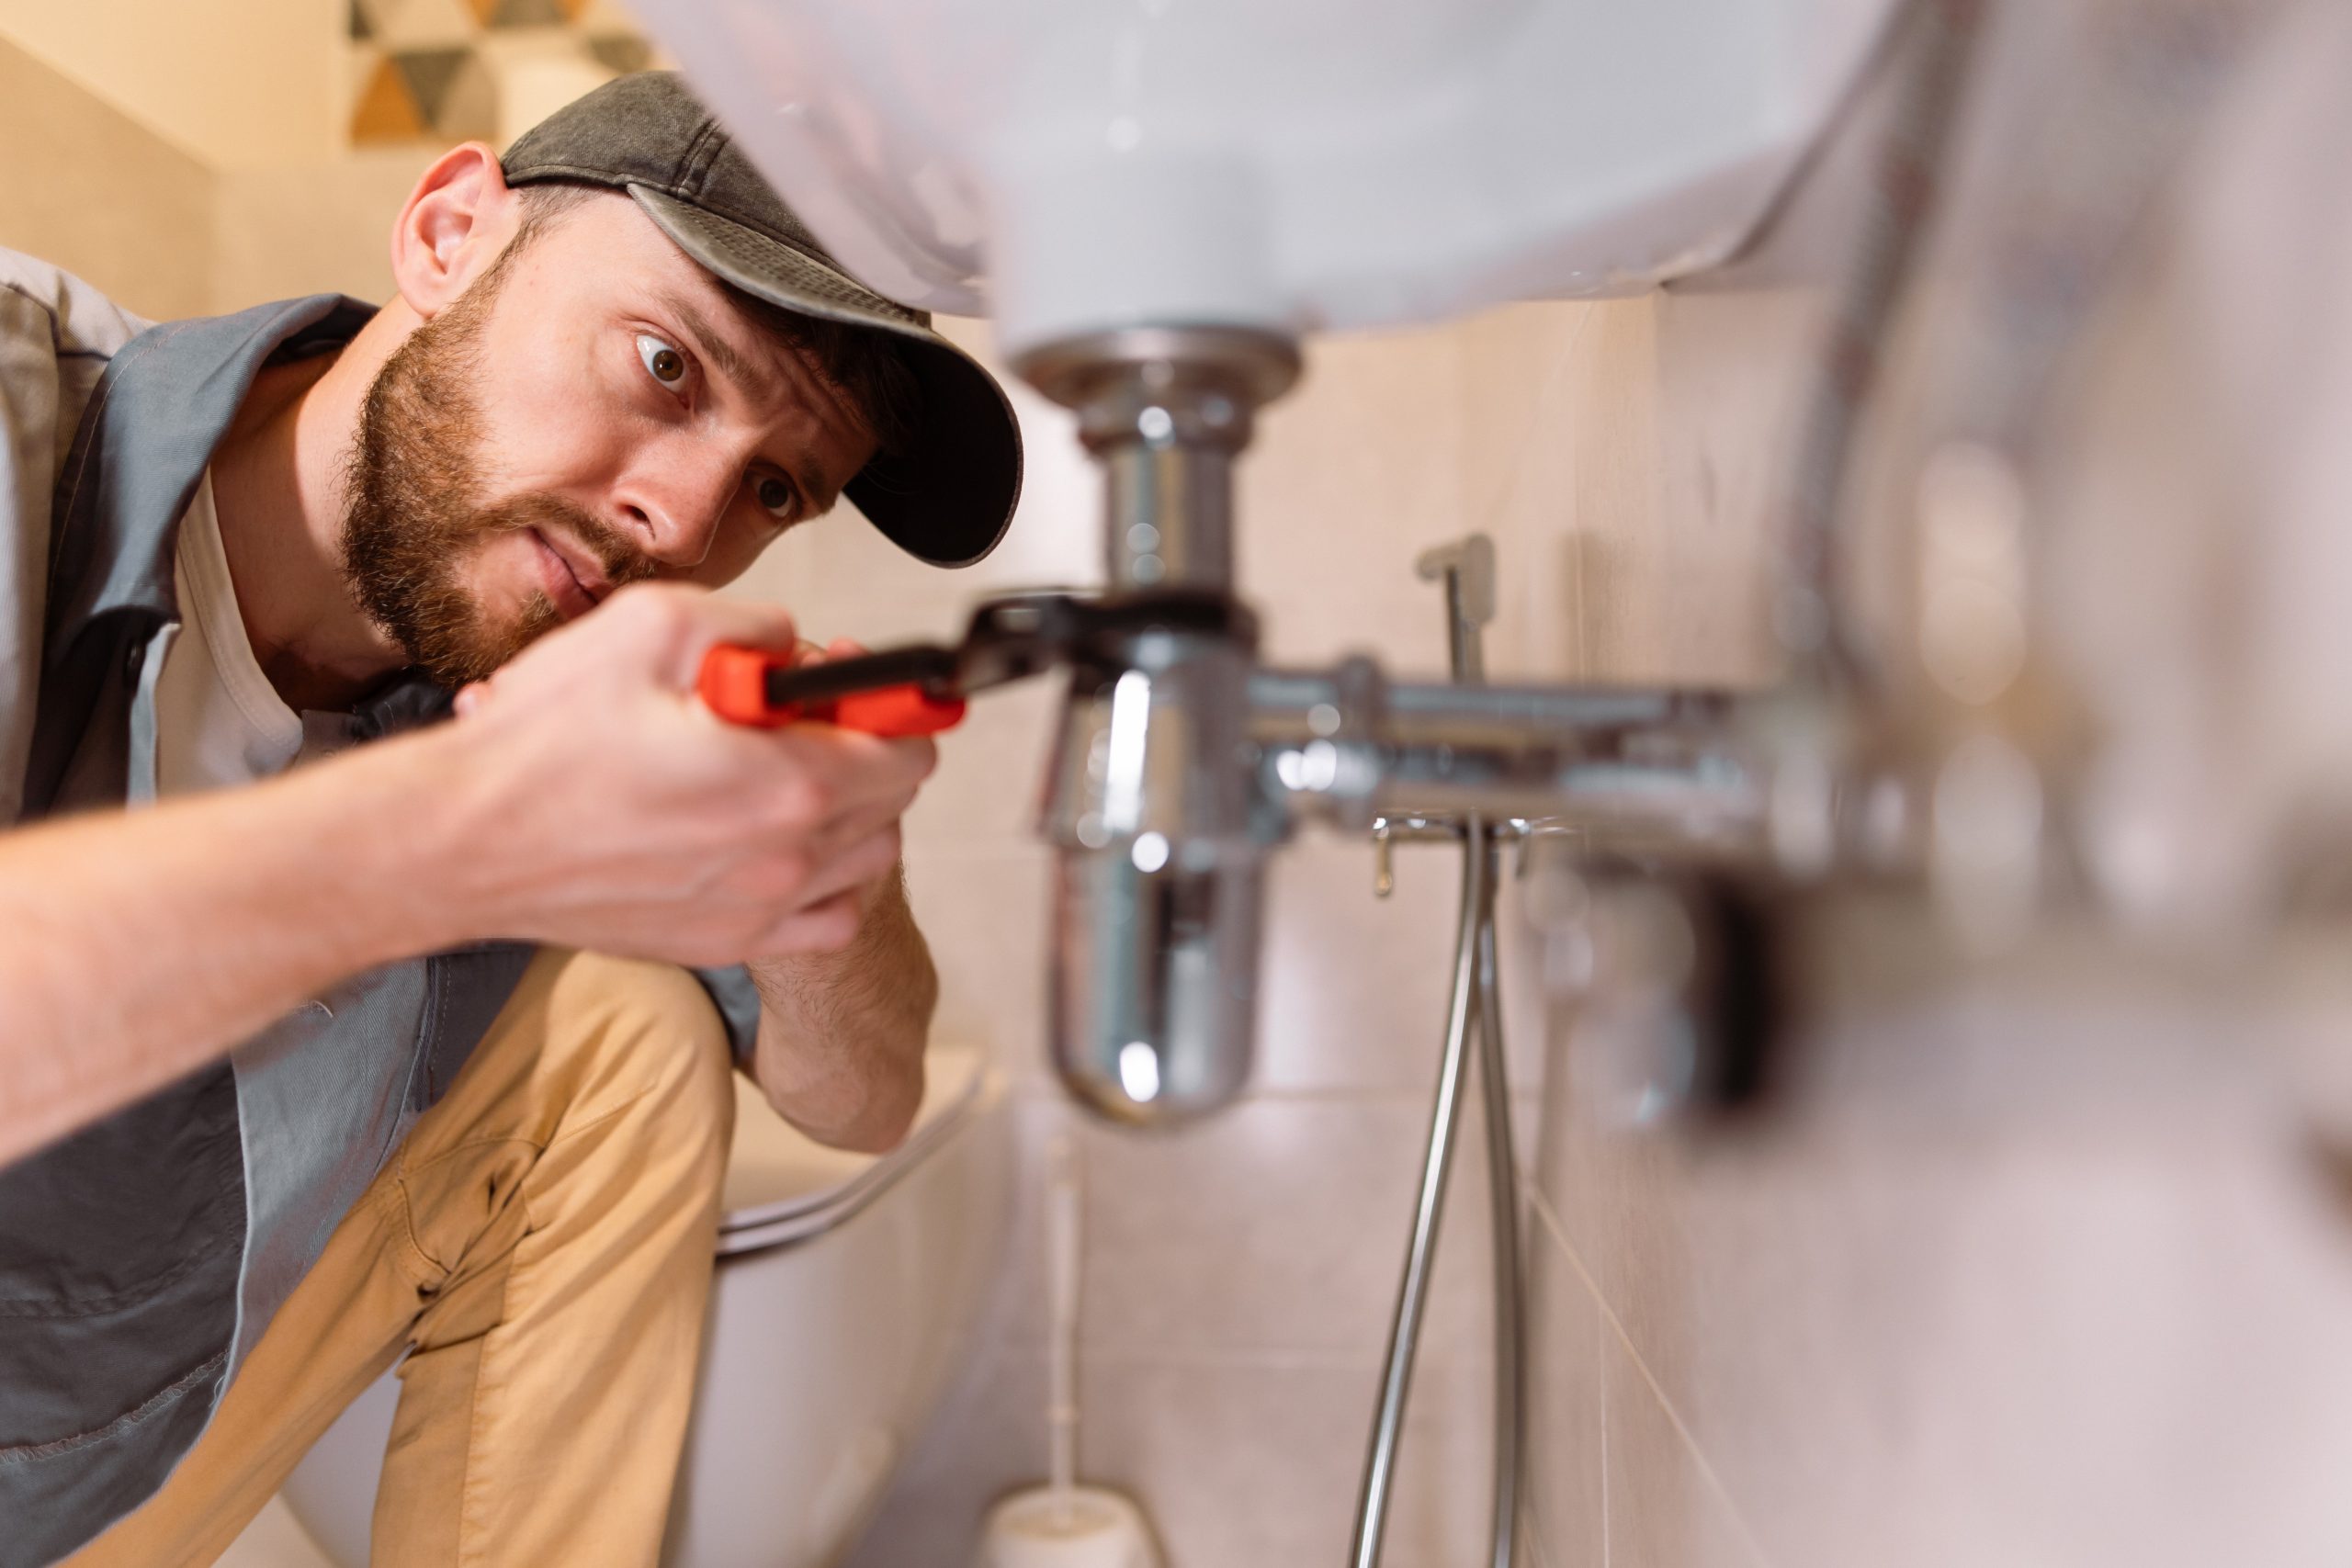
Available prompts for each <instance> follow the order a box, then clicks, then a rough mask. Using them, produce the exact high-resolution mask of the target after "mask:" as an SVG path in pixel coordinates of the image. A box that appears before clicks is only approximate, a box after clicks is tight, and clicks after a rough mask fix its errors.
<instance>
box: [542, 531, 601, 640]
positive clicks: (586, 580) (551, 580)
mask: <svg viewBox="0 0 2352 1568" xmlns="http://www.w3.org/2000/svg"><path fill="white" fill-rule="evenodd" d="M530 534H531V542H532V543H533V544H535V545H537V547H538V550H539V585H540V587H541V588H542V589H544V590H545V591H546V592H547V596H548V602H549V603H550V604H554V605H555V607H556V609H557V610H558V611H560V612H561V614H562V615H563V618H564V619H565V620H567V621H569V620H572V619H575V618H577V617H578V616H581V615H586V614H587V613H588V612H589V611H591V610H593V609H594V608H595V607H596V606H597V604H600V603H601V602H602V601H603V600H604V597H605V594H607V593H610V592H612V591H613V585H612V583H611V581H609V580H608V579H606V577H605V573H604V570H603V569H602V568H601V567H599V566H598V565H597V564H596V562H595V559H594V557H592V556H590V555H589V554H588V553H587V552H586V551H584V550H582V548H581V547H579V546H578V545H575V544H573V543H571V541H570V540H568V539H552V538H549V537H548V536H547V535H546V534H545V533H542V532H541V531H540V530H538V529H537V528H533V529H532V530H530Z"/></svg>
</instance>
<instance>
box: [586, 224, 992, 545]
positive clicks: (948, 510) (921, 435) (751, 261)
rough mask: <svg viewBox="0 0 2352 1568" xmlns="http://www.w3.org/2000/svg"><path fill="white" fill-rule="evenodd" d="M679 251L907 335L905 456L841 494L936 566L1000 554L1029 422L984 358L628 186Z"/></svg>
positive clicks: (823, 275) (756, 286)
mask: <svg viewBox="0 0 2352 1568" xmlns="http://www.w3.org/2000/svg"><path fill="white" fill-rule="evenodd" d="M628 194H629V195H630V196H631V197H634V198H635V199H636V201H637V204H638V206H639V208H640V209H643V210H644V212H645V214H646V216H648V217H649V218H650V219H652V220H653V221H654V223H655V224H656V225H657V226H658V227H659V228H660V229H661V230H662V232H663V233H665V234H667V235H668V236H669V237H670V238H671V239H672V240H673V242H675V243H676V244H677V246H678V248H679V249H680V250H683V251H684V252H685V253H686V254H688V255H690V256H692V257H693V258H694V259H695V261H697V262H699V263H700V264H701V265H703V266H705V267H707V268H708V269H709V270H710V271H711V272H712V273H713V274H715V275H716V276H719V277H721V278H724V279H725V280H726V281H727V282H729V283H731V284H733V285H734V286H735V287H736V288H741V289H742V290H743V291H744V292H745V293H747V294H751V295H754V296H756V297H757V298H759V299H765V300H767V301H768V302H769V303H770V304H773V305H780V306H782V307H783V308H784V309H786V310H798V311H801V312H802V313H804V314H807V315H811V316H820V317H823V318H825V319H827V320H829V321H844V322H847V323H849V324H851V325H854V326H864V327H872V328H874V329H875V330H876V331H877V332H886V333H890V334H891V335H892V336H893V337H896V338H898V339H899V342H900V344H901V350H902V355H903V358H904V362H905V364H906V366H907V368H908V369H909V371H910V372H911V373H912V374H913V377H914V379H915V384H916V386H917V388H918V389H919V391H920V395H921V406H920V407H919V408H918V409H917V410H916V411H915V413H914V418H913V421H912V429H911V430H910V433H909V437H908V440H907V442H906V450H905V451H903V452H899V453H896V454H893V455H890V456H888V457H880V458H877V459H876V460H875V461H874V462H872V463H869V464H867V465H866V466H865V468H863V469H861V470H860V471H859V472H858V474H857V475H856V477H855V478H854V479H851V480H850V481H849V483H848V484H847V485H846V486H844V487H843V488H842V493H843V494H845V495H847V496H848V497H849V499H850V500H851V502H854V504H855V505H856V507H857V509H858V510H859V511H860V512H862V513H865V516H866V518H867V519H868V520H869V521H871V522H872V523H873V525H875V526H876V528H879V529H880V530H881V531H882V532H883V534H884V535H885V536H887V537H888V538H889V539H890V540H891V542H892V543H894V544H896V545H897V546H898V547H899V548H901V549H903V550H905V551H906V552H907V553H908V554H910V555H912V556H914V557H916V558H918V559H921V560H925V561H929V562H931V563H932V564H933V565H934V566H969V565H971V564H972V563H973V562H975V561H977V560H978V559H980V558H982V557H984V556H986V555H987V554H988V553H989V551H990V550H992V549H994V548H995V547H996V545H997V541H998V540H1000V539H1001V538H1003V537H1004V531H1005V529H1006V528H1007V527H1008V526H1009V525H1011V524H1012V509H1013V506H1014V503H1015V502H1018V501H1019V500H1020V499H1021V427H1020V425H1019V424H1018V423H1016V422H1015V421H1014V419H1013V416H1012V405H1011V404H1010V403H1008V402H1007V401H1006V400H1005V397H1004V390H1003V389H1002V388H1001V387H999V386H998V385H997V383H996V378H994V377H992V376H990V375H989V373H988V371H987V370H986V369H984V368H983V367H981V365H980V363H979V362H978V360H976V359H974V358H973V357H972V356H971V355H968V354H966V353H965V352H964V351H963V350H962V349H960V348H957V347H956V345H955V344H952V343H950V342H948V341H947V339H945V338H944V337H942V336H940V335H939V334H938V333H935V332H933V331H932V330H931V329H930V328H929V327H928V326H926V325H924V324H923V322H922V319H921V318H920V317H918V316H917V315H916V314H915V313H914V312H913V311H910V310H908V309H907V308H906V307H905V306H903V305H899V304H898V303H896V302H895V301H892V300H890V299H885V298H883V297H882V296H881V295H879V294H876V293H875V292H873V291H872V290H871V289H869V288H865V287H864V286H863V285H861V284H859V283H858V282H857V281H856V280H855V279H854V278H852V277H850V276H848V275H847V274H845V273H842V272H840V271H838V270H836V269H834V268H832V267H830V266H827V265H824V264H823V263H822V262H820V261H818V260H816V259H815V258H813V257H811V256H809V255H806V254H802V253H801V252H799V251H797V250H794V249H793V248H792V247H791V246H789V245H786V244H784V243H780V242H778V241H775V240H772V239H769V238H768V237H767V236H766V235H764V234H762V233H760V232H759V231H756V230H752V229H748V228H746V227H744V226H743V225H742V224H741V223H735V222H730V221H729V220H727V219H724V218H720V217H718V216H717V215H715V214H713V213H711V212H708V211H706V210H705V209H702V208H699V207H695V206H694V205H692V204H691V203H689V202H684V201H681V200H679V199H678V198H677V197H673V196H670V195H668V194H666V193H665V192H662V191H658V190H654V189H652V188H651V187H650V186H641V185H632V186H628Z"/></svg>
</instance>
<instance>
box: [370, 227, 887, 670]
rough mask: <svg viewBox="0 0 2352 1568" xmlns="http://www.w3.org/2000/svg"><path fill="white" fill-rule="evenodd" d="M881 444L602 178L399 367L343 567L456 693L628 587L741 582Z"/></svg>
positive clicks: (374, 409)
mask: <svg viewBox="0 0 2352 1568" xmlns="http://www.w3.org/2000/svg"><path fill="white" fill-rule="evenodd" d="M874 446H875V443H874V439H873V437H872V436H871V435H870V434H867V433H866V431H865V425H864V423H863V421H862V420H861V419H860V417H859V416H858V414H857V412H856V411H854V409H853V408H852V407H851V406H850V405H849V403H848V402H847V400H845V399H844V398H842V395H841V394H840V393H839V392H838V391H837V390H836V389H833V388H832V387H831V386H830V385H829V384H828V383H827V382H826V381H825V380H824V379H823V378H821V377H820V375H818V374H817V373H816V371H815V370H814V369H813V368H812V367H811V366H810V365H809V363H808V362H807V361H806V359H805V357H804V356H803V355H801V354H800V353H798V352H797V351H796V350H794V349H793V348H791V347H789V346H788V345H786V344H783V343H781V342H779V341H778V340H777V339H775V337H774V336H773V335H771V334H769V333H765V332H763V331H762V330H761V329H760V328H759V327H757V326H756V325H754V324H753V323H752V321H750V320H748V319H747V318H746V317H744V316H743V315H742V313H741V312H740V311H739V310H736V309H735V307H734V306H733V305H732V304H731V303H730V302H729V299H728V298H727V296H726V294H725V292H724V291H723V290H722V289H721V288H719V287H718V284H717V282H716V281H714V280H713V279H712V278H711V276H709V274H707V273H706V272H704V271H703V269H702V268H701V267H700V266H699V265H696V264H695V262H693V261H692V260H690V259H689V258H688V257H687V256H686V255H685V254H684V252H682V251H680V250H679V249H678V248H677V247H676V246H675V245H674V244H673V243H671V242H670V241H669V239H668V238H667V237H665V236H664V235H663V234H662V231H660V230H658V229H656V228H655V227H654V226H653V224H652V222H651V220H649V219H647V218H646V217H645V216H644V215H643V214H642V213H640V212H639V210H638V209H637V206H636V204H635V203H634V202H631V201H630V200H629V199H628V197H624V196H618V195H610V196H607V195H601V194H600V195H598V196H595V197H590V198H587V199H585V200H583V201H582V202H581V204H580V205H578V206H577V207H575V208H572V209H570V210H567V211H564V212H562V213H560V214H559V215H556V216H555V217H553V218H552V219H551V220H549V221H548V226H547V227H545V228H544V229H543V230H542V231H541V232H540V233H539V234H538V235H537V237H536V238H534V239H532V240H530V241H528V242H527V243H525V244H524V245H523V246H522V248H521V249H520V250H519V251H515V252H513V253H512V254H509V255H508V256H506V257H505V258H503V264H502V265H500V266H499V267H497V268H496V269H495V270H493V271H492V273H490V274H487V275H485V276H483V277H482V278H481V280H480V281H478V282H476V283H475V284H474V285H473V287H472V288H470V289H469V290H468V292H467V293H466V295H465V296H464V297H463V298H462V299H459V300H458V302H457V303H456V304H455V305H453V306H452V307H450V308H449V309H448V310H444V311H443V312H442V313H441V314H440V315H438V316H436V317H435V318H434V319H433V320H432V321H429V322H427V323H426V324H425V325H424V326H423V327H421V328H419V329H418V330H417V331H416V332H415V333H412V334H411V335H410V337H409V339H408V341H407V342H405V343H404V344H401V347H400V348H399V349H398V350H396V351H395V352H394V353H393V355H392V356H391V357H390V359H389V360H387V361H386V363H385V365H384V367H383V369H382V370H381V372H379V375H378V377H377V378H376V381H375V384H374V386H373V387H372V388H371V389H370V390H369V393H368V400H367V404H366V407H365V409H364V410H363V412H362V415H361V419H360V429H359V436H358V441H357V445H356V448H355V451H354V454H353V461H352V466H351V472H350V486H349V494H350V501H349V510H348V513H347V515H346V518H345V537H344V547H345V566H346V569H347V570H348V572H349V574H350V578H351V586H352V591H353V592H354V594H355V596H356V598H357V599H358V601H359V603H360V604H361V606H362V607H363V608H364V609H365V610H366V611H367V612H368V615H371V616H372V617H373V618H374V619H375V620H376V621H377V622H378V624H379V625H380V626H383V627H384V628H385V629H386V630H387V631H388V632H390V634H391V635H392V636H393V637H395V638H396V639H398V640H399V642H400V643H401V646H402V647H403V648H405V649H407V651H408V654H409V656H410V658H411V659H412V660H414V661H415V663H416V664H417V665H419V666H420V667H421V668H423V669H424V671H426V672H427V673H428V674H430V675H431V676H433V678H434V679H435V680H436V681H438V682H441V683H442V684H444V685H447V686H455V685H461V684H463V683H464V682H468V681H475V680H481V679H482V678H483V677H485V676H487V675H488V674H490V672H491V671H493V670H495V669H497V668H498V666H499V665H501V664H503V662H505V661H506V660H508V659H510V658H512V657H513V656H514V655H515V652H517V651H518V650H519V649H521V648H522V647H523V646H524V645H525V644H526V643H527V642H529V641H530V640H531V639H532V638H533V637H537V636H538V635H539V634H540V633H541V632H544V631H546V630H548V628H550V627H552V626H557V625H559V624H560V623H562V622H564V621H567V620H570V619H571V618H572V617H573V616H575V615H584V614H586V613H587V612H588V610H590V609H591V608H593V607H594V604H596V602H597V601H599V600H601V599H602V598H603V597H604V596H605V594H607V593H609V592H612V590H613V589H615V588H616V587H618V586H620V585H621V584H622V583H625V582H629V581H636V580H638V579H640V578H647V577H664V578H673V579H684V580H687V581H695V582H702V583H706V584H709V585H712V586H716V585H718V584H720V583H724V582H728V581H732V580H734V579H735V578H736V577H738V576H740V575H741V573H742V571H743V570H744V569H745V568H746V567H748V566H749V565H750V564H751V563H752V559H753V558H755V557H757V556H758V555H759V553H760V551H761V550H763V549H764V548H765V547H767V546H768V545H769V544H770V543H772V542H774V540H775V538H776V537H777V536H779V535H781V534H782V533H783V532H784V531H785V530H786V528H789V527H792V526H794V525H797V524H800V523H804V522H807V521H808V520H809V519H810V518H813V517H816V516H818V515H820V514H821V513H823V512H825V511H826V510H827V509H828V508H829V507H831V504H832V502H833V501H834V498H835V497H836V496H837V495H838V494H839V493H840V491H841V487H842V485H843V484H845V483H847V482H848V480H849V479H850V478H851V477H852V476H853V475H854V474H855V473H856V472H857V470H858V469H859V468H861V467H863V466H864V464H865V460H866V459H867V458H868V457H871V456H872V455H873V452H874Z"/></svg>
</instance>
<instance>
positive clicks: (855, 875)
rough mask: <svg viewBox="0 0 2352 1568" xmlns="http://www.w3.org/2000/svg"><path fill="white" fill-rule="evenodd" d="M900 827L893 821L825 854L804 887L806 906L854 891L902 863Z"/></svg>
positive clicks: (803, 894) (802, 891)
mask: <svg viewBox="0 0 2352 1568" xmlns="http://www.w3.org/2000/svg"><path fill="white" fill-rule="evenodd" d="M898 863H899V829H898V826H897V825H896V824H895V823H893V824H892V825H891V826H889V827H888V828H884V829H880V830H879V831H877V832H873V833H869V834H867V835H866V836H865V838H863V839H860V840H857V841H855V842H854V843H851V844H848V845H845V846H844V847H843V848H842V850H841V852H839V853H837V854H833V855H830V856H828V857H826V859H825V860H824V861H823V862H822V863H820V864H819V865H818V867H817V869H816V870H815V871H814V872H812V873H810V874H809V881H808V882H807V884H806V885H805V886H803V887H802V890H801V897H802V898H803V900H804V905H803V907H804V908H809V907H813V906H815V905H818V904H821V903H823V902H825V901H826V900H827V899H829V898H832V897H837V896H839V895H841V894H843V893H849V894H854V893H855V892H856V891H857V889H859V888H861V887H863V886H865V885H866V884H867V883H869V882H871V881H873V880H874V879H875V878H876V877H878V876H881V875H883V874H886V873H888V871H889V870H890V868H891V867H892V866H895V865H897V864H898Z"/></svg>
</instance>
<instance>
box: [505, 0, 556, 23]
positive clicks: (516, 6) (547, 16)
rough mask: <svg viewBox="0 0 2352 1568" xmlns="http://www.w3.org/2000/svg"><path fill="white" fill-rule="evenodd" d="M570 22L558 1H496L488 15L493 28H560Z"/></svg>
mask: <svg viewBox="0 0 2352 1568" xmlns="http://www.w3.org/2000/svg"><path fill="white" fill-rule="evenodd" d="M570 21H571V17H567V16H565V15H564V12H563V6H561V5H560V4H559V3H558V0H497V6H496V8H495V9H494V10H492V12H491V14H490V25H491V26H492V27H493V28H560V27H563V26H565V25H567V24H568V23H570Z"/></svg>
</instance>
